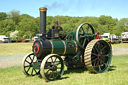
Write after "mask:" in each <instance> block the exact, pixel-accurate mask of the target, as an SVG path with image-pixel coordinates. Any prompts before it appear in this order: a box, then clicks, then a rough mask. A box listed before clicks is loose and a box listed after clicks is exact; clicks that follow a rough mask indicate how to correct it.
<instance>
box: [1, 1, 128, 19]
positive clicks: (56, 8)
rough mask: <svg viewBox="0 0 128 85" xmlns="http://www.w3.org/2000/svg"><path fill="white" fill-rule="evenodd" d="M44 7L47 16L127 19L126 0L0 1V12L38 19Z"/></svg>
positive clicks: (127, 3) (127, 8)
mask: <svg viewBox="0 0 128 85" xmlns="http://www.w3.org/2000/svg"><path fill="white" fill-rule="evenodd" d="M40 7H46V8H47V9H48V10H47V16H57V15H60V16H76V17H78V16H79V17H84V16H95V17H99V16H101V15H106V16H112V18H117V19H121V18H128V0H0V12H6V13H9V12H10V11H12V10H18V11H20V14H28V15H30V16H33V17H39V16H40V15H39V8H40Z"/></svg>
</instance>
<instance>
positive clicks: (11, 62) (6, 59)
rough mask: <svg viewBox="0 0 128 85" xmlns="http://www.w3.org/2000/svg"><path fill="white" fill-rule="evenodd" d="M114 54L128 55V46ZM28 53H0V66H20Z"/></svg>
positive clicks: (116, 49) (115, 49)
mask: <svg viewBox="0 0 128 85" xmlns="http://www.w3.org/2000/svg"><path fill="white" fill-rule="evenodd" d="M112 50H113V55H128V48H113V49H112ZM25 55H26V54H21V55H20V54H19V55H6V56H1V55H0V68H6V67H11V66H20V65H21V62H22V59H23V57H24V56H25Z"/></svg>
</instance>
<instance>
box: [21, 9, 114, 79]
mask: <svg viewBox="0 0 128 85" xmlns="http://www.w3.org/2000/svg"><path fill="white" fill-rule="evenodd" d="M39 10H40V34H38V35H39V36H40V38H39V39H38V40H36V41H34V43H33V46H32V53H29V54H27V55H26V56H24V58H23V60H22V65H21V67H22V71H23V73H24V74H25V75H27V76H34V75H38V74H41V76H42V77H43V78H44V79H45V80H46V81H53V80H57V79H60V78H61V76H62V75H63V73H64V67H65V66H67V70H72V69H81V68H85V67H86V68H87V69H88V70H89V71H90V72H91V73H103V72H105V71H107V70H108V68H109V66H110V63H111V58H112V48H111V45H110V44H109V43H108V42H106V41H105V40H101V39H95V31H94V29H93V27H92V26H91V25H90V24H88V23H82V24H81V25H79V27H78V28H77V30H76V32H71V33H69V34H61V33H60V31H62V28H61V27H60V26H58V22H56V26H53V27H52V29H50V30H49V32H48V33H46V11H47V8H39ZM64 64H65V66H64Z"/></svg>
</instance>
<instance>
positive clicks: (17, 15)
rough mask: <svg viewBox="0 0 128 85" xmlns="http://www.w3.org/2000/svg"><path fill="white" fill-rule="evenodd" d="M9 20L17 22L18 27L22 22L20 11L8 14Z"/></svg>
mask: <svg viewBox="0 0 128 85" xmlns="http://www.w3.org/2000/svg"><path fill="white" fill-rule="evenodd" d="M8 18H11V19H12V20H13V21H14V22H15V24H16V25H18V23H19V22H20V11H17V10H12V11H11V12H10V13H9V14H8Z"/></svg>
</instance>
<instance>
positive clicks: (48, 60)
mask: <svg viewBox="0 0 128 85" xmlns="http://www.w3.org/2000/svg"><path fill="white" fill-rule="evenodd" d="M40 69H41V71H40V73H41V75H42V77H43V78H44V79H45V80H46V81H54V80H57V79H60V78H61V76H62V75H63V73H64V63H63V60H62V58H61V57H60V56H59V55H56V54H50V55H48V56H46V57H45V58H44V59H43V61H42V63H41V68H40Z"/></svg>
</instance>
